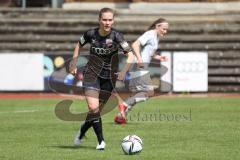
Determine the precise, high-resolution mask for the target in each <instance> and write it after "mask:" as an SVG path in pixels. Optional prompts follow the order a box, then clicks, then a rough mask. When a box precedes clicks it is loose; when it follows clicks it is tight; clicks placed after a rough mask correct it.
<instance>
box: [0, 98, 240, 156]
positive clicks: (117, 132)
mask: <svg viewBox="0 0 240 160" xmlns="http://www.w3.org/2000/svg"><path fill="white" fill-rule="evenodd" d="M59 101H60V100H59V99H30V100H27V99H25V100H24V99H11V100H7V99H1V101H0V124H1V125H0V159H1V160H15V159H17V160H29V159H32V160H43V159H44V160H70V159H74V160H77V159H79V160H82V159H92V160H94V159H98V160H100V159H104V160H105V159H108V160H110V159H114V160H118V159H119V160H124V159H128V160H132V159H133V160H136V159H137V160H141V159H142V160H144V159H150V160H155V159H156V160H161V159H162V160H234V159H239V157H240V153H239V152H240V151H239V146H240V99H239V98H217V97H212V98H206V97H205V98H187V97H176V98H160V99H151V100H149V101H147V102H144V103H140V104H138V105H137V106H136V107H135V108H134V110H133V111H132V112H131V114H130V115H129V123H128V124H127V125H124V126H119V125H116V124H114V123H113V117H114V115H115V114H116V113H117V109H114V110H113V111H112V112H110V113H108V114H106V115H104V116H103V129H104V136H105V141H106V143H107V146H106V149H105V151H97V150H95V147H96V144H97V139H96V137H95V134H94V132H93V130H92V129H90V130H89V131H88V133H87V138H86V139H85V141H84V143H83V144H82V146H81V147H74V146H73V139H74V137H75V135H76V133H77V131H78V129H79V126H80V122H66V121H62V120H59V119H58V118H57V117H56V116H55V114H54V107H55V105H56V104H57V103H58V102H59ZM85 105H86V104H85V101H80V100H75V101H74V104H73V106H72V110H73V111H81V110H86V106H85ZM129 134H136V135H138V136H139V137H141V138H142V140H143V143H144V145H143V151H142V152H141V153H140V154H138V155H132V156H128V155H124V153H123V152H122V149H121V147H120V144H121V140H122V139H123V138H124V137H125V136H127V135H129Z"/></svg>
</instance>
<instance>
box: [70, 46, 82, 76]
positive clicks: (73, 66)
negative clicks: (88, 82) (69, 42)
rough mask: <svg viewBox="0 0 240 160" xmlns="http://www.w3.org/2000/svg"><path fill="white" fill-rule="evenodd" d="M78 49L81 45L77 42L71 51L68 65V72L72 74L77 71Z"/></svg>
mask: <svg viewBox="0 0 240 160" xmlns="http://www.w3.org/2000/svg"><path fill="white" fill-rule="evenodd" d="M80 49H81V45H80V44H79V43H77V45H76V46H75V49H74V52H73V58H72V61H71V63H70V66H69V72H70V73H71V74H73V75H75V74H76V73H77V61H78V56H79V55H80Z"/></svg>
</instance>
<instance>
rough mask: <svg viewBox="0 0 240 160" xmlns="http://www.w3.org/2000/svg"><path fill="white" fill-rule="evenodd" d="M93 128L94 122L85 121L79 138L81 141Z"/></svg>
mask: <svg viewBox="0 0 240 160" xmlns="http://www.w3.org/2000/svg"><path fill="white" fill-rule="evenodd" d="M91 126H92V122H91V121H85V122H84V123H83V124H82V126H81V129H80V136H79V137H78V138H79V139H82V138H83V137H84V136H85V133H86V132H87V130H88V129H89V128H90V127H91Z"/></svg>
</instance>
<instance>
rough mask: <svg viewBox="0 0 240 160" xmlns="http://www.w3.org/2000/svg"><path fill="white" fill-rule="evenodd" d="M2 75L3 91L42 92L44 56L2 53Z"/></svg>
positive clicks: (0, 65)
mask: <svg viewBox="0 0 240 160" xmlns="http://www.w3.org/2000/svg"><path fill="white" fill-rule="evenodd" d="M0 74H1V78H0V90H1V91H42V90H43V89H44V78H43V77H44V74H43V54H41V53H16V54H15V53H9V54H7V53H4V54H3V53H1V54H0Z"/></svg>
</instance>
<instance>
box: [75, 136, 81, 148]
mask: <svg viewBox="0 0 240 160" xmlns="http://www.w3.org/2000/svg"><path fill="white" fill-rule="evenodd" d="M81 143H82V140H81V139H79V138H78V137H76V138H75V139H74V145H75V146H80V145H81Z"/></svg>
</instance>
